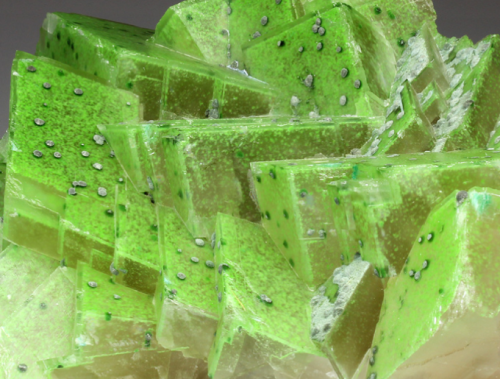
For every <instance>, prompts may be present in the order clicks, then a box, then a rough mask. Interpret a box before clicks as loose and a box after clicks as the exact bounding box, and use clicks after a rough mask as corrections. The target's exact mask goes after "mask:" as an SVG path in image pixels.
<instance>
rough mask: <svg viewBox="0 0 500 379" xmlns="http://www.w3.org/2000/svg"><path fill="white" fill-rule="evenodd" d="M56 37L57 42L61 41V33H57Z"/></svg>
mask: <svg viewBox="0 0 500 379" xmlns="http://www.w3.org/2000/svg"><path fill="white" fill-rule="evenodd" d="M56 36H57V40H58V41H60V40H61V32H57V34H56Z"/></svg>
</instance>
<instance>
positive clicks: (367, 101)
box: [244, 4, 395, 116]
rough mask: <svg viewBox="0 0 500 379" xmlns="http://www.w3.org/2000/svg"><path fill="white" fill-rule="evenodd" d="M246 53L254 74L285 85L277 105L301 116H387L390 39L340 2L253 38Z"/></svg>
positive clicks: (391, 59)
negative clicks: (385, 113) (385, 111)
mask: <svg viewBox="0 0 500 379" xmlns="http://www.w3.org/2000/svg"><path fill="white" fill-rule="evenodd" d="M318 16H320V17H319V18H318ZM317 28H321V29H318V30H319V31H318V32H317V33H315V32H314V30H315V29H317ZM244 54H245V67H246V68H247V69H248V71H249V73H250V75H252V76H255V77H258V78H263V79H265V80H266V81H267V82H268V83H270V84H272V85H274V86H276V87H278V88H280V89H281V90H282V95H283V96H280V98H279V99H280V102H278V104H277V106H278V108H279V109H280V110H282V111H288V112H290V110H292V111H293V113H297V114H299V115H310V114H311V113H312V115H315V114H322V115H325V114H326V115H358V116H379V115H382V114H383V102H382V100H381V99H385V98H387V95H388V93H389V86H390V81H391V79H392V78H393V77H394V71H393V70H394V68H395V59H394V55H393V52H392V50H391V48H390V47H389V45H388V44H387V42H386V40H385V39H384V38H383V37H382V36H381V35H380V34H379V33H378V32H377V31H376V30H375V29H373V28H372V27H371V25H370V23H369V22H368V20H366V19H364V18H363V17H362V16H361V15H360V14H359V13H357V12H356V11H355V10H353V9H352V8H351V7H349V6H347V5H341V4H339V5H338V6H337V5H335V6H334V7H333V8H332V6H331V5H330V7H328V8H326V9H324V10H322V11H318V12H317V13H316V12H315V13H314V14H310V15H309V17H303V18H301V19H299V20H297V22H294V23H292V24H290V25H287V27H286V28H285V27H283V28H280V29H277V30H276V31H275V32H273V33H269V34H268V35H266V36H265V37H261V38H258V39H256V40H254V41H252V42H250V43H249V44H248V45H247V46H246V47H245V50H244ZM291 62H293V63H291ZM326 62H328V64H326ZM389 78H391V79H389ZM285 95H288V96H285Z"/></svg>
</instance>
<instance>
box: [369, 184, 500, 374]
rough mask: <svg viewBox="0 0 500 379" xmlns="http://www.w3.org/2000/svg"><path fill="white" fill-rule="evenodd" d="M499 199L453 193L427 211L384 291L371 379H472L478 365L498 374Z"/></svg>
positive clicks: (491, 194) (481, 191)
mask: <svg viewBox="0 0 500 379" xmlns="http://www.w3.org/2000/svg"><path fill="white" fill-rule="evenodd" d="M499 195H500V193H499V192H498V191H496V190H492V189H488V188H473V189H471V190H470V191H469V192H466V191H460V192H459V191H454V192H453V193H452V194H451V195H450V196H448V197H447V198H446V199H445V200H443V201H442V202H441V203H440V204H439V205H437V206H436V207H435V208H434V209H433V210H432V212H431V213H430V215H429V218H428V219H427V221H426V222H425V223H424V224H423V226H422V228H421V229H420V234H421V235H422V237H423V238H422V239H421V240H420V239H419V240H415V242H414V245H413V248H412V250H411V253H410V254H409V256H408V260H407V263H406V265H405V268H404V271H403V272H402V274H401V275H400V276H399V277H397V278H393V279H391V281H390V282H389V285H388V287H387V290H386V294H385V299H384V304H383V306H382V312H381V315H380V321H379V325H378V326H377V330H376V332H375V337H374V340H373V345H374V346H377V352H376V354H375V355H374V365H373V367H372V368H371V369H370V372H376V373H377V378H389V377H391V378H392V377H408V376H410V375H416V376H421V377H432V378H434V377H435V378H437V377H449V375H472V376H475V373H476V372H477V371H476V370H477V368H478V366H477V364H476V363H473V362H478V361H480V362H481V367H483V369H484V370H486V373H489V374H493V373H494V372H495V371H496V370H498V368H499V365H498V360H497V359H496V357H494V354H493V353H492V352H491V349H493V350H495V348H494V346H497V342H496V338H498V330H497V329H496V328H495V327H494V326H493V325H497V324H498V309H499V307H498V293H497V291H498V284H497V282H498V279H497V275H496V274H495V272H496V270H497V269H498V265H499V262H498V248H497V243H496V240H497V238H498V231H497V230H496V228H495V226H494V225H495V223H496V220H497V218H498V215H499V199H500V197H499ZM398 336H404V338H400V337H398ZM438 351H439V352H440V353H442V355H441V354H440V355H439V356H438V357H436V352H438ZM445 357H446V358H445ZM393 374H394V375H393ZM480 377H482V376H480Z"/></svg>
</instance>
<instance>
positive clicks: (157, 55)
mask: <svg viewBox="0 0 500 379" xmlns="http://www.w3.org/2000/svg"><path fill="white" fill-rule="evenodd" d="M152 34H153V31H152V30H148V29H142V28H137V27H134V26H130V25H123V24H118V23H115V22H111V21H106V20H100V19H95V18H91V17H85V16H81V15H75V14H65V13H53V14H49V15H48V16H47V19H46V20H45V22H44V25H43V28H42V31H41V36H40V41H39V43H38V46H37V53H38V55H41V56H46V57H49V58H52V59H56V60H58V61H61V62H64V63H66V64H68V65H70V66H72V67H74V68H76V69H79V70H83V71H86V72H88V73H89V74H91V75H93V76H95V77H99V78H104V79H105V80H109V81H110V82H111V83H113V84H114V85H115V86H117V87H118V88H123V89H126V90H130V91H131V92H133V93H136V94H138V95H139V96H140V100H141V104H142V106H143V108H142V111H143V112H142V117H143V119H144V120H158V119H170V118H178V117H192V118H204V117H205V114H206V112H207V110H208V109H209V108H210V105H211V102H212V101H213V99H216V100H217V101H218V106H217V110H216V112H214V113H215V114H214V116H213V117H211V118H219V117H218V116H220V115H223V116H224V117H245V116H252V115H261V114H267V113H269V111H270V109H271V103H272V99H273V94H272V91H271V89H270V88H269V86H267V85H266V84H265V83H263V82H262V81H255V80H250V79H248V78H247V77H245V76H244V75H240V74H238V73H237V72H234V71H233V70H230V69H227V68H220V67H214V66H211V65H207V64H206V63H204V62H201V61H199V60H195V59H192V58H190V57H188V56H186V55H185V54H180V53H178V52H175V51H172V50H170V49H166V48H162V47H160V46H159V45H155V44H153V43H148V42H147V40H148V38H149V37H151V36H152ZM124 37H126V38H124ZM190 85H194V87H196V89H195V90H194V91H193V90H192V88H193V87H190ZM242 97H243V98H244V100H243V99H242ZM217 113H218V115H217ZM216 115H217V117H215V116H216ZM123 121H125V120H123ZM102 123H103V124H106V123H109V122H102Z"/></svg>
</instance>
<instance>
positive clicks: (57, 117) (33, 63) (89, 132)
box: [4, 53, 139, 268]
mask: <svg viewBox="0 0 500 379" xmlns="http://www.w3.org/2000/svg"><path fill="white" fill-rule="evenodd" d="M13 72H14V73H15V75H13V82H12V99H13V100H12V102H11V120H10V128H9V133H10V135H9V151H8V154H9V161H8V163H7V177H6V185H5V210H6V212H5V216H4V238H6V239H7V240H9V241H11V242H13V243H16V244H19V245H22V246H25V247H27V248H30V249H32V250H34V251H37V252H40V253H42V254H45V255H47V256H50V257H53V258H56V259H59V260H62V259H64V258H65V257H67V258H68V265H69V266H70V267H73V268H76V263H77V260H78V259H84V260H86V261H87V262H88V261H89V256H90V254H91V249H92V248H96V249H97V250H100V251H102V252H103V253H107V252H108V251H107V250H111V255H112V254H113V249H114V231H113V220H112V219H111V220H110V219H109V217H108V215H107V214H106V210H107V209H113V208H114V192H115V186H116V185H117V184H119V178H120V177H123V174H122V169H121V167H120V166H119V164H118V161H117V160H116V159H115V158H114V153H113V152H112V149H111V148H110V146H109V145H108V144H107V143H106V142H105V139H104V137H102V136H101V135H100V134H99V130H98V129H97V126H96V125H97V124H98V123H99V120H101V121H104V120H107V122H113V121H115V122H116V121H120V120H129V121H132V120H137V119H138V118H139V100H138V98H137V97H136V96H135V95H133V94H131V93H128V92H126V91H122V90H118V89H115V88H113V87H111V86H109V85H108V84H107V83H106V82H104V81H103V80H100V79H98V78H92V77H90V76H89V75H86V74H85V73H83V72H79V71H75V70H74V69H72V68H70V67H69V66H66V65H64V64H61V63H59V62H56V61H52V60H49V59H46V58H37V57H34V56H31V55H29V54H26V53H17V56H16V59H15V60H14V67H13ZM103 190H104V191H103ZM105 193H106V194H105ZM76 194H78V196H76ZM103 195H104V196H103ZM105 225H108V227H106V226H105ZM64 235H67V236H68V238H67V240H66V238H63V236H64ZM60 242H62V243H60ZM104 245H107V246H110V248H107V247H106V246H104Z"/></svg>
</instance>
